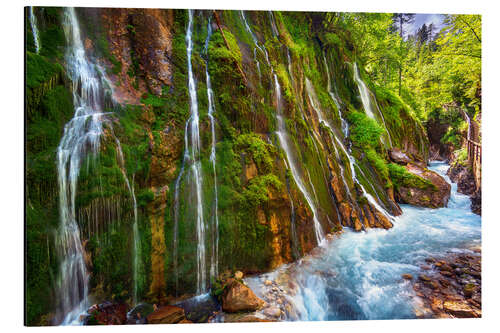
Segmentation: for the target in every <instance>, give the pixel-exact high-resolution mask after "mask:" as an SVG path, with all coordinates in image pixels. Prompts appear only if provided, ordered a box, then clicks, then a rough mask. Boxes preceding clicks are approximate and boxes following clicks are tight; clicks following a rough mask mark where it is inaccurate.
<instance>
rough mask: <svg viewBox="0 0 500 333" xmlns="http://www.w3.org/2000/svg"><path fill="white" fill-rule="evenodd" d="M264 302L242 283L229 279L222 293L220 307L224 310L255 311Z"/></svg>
mask: <svg viewBox="0 0 500 333" xmlns="http://www.w3.org/2000/svg"><path fill="white" fill-rule="evenodd" d="M264 304H265V302H264V301H263V300H261V299H260V298H258V297H257V296H256V295H255V294H254V292H253V291H252V290H251V289H250V288H248V287H247V286H245V285H244V284H243V283H241V282H239V281H237V280H235V279H229V280H228V281H227V283H226V286H225V288H224V292H223V294H222V309H223V310H224V311H226V312H240V311H247V312H249V311H255V310H258V309H260V308H262V307H263V306H264Z"/></svg>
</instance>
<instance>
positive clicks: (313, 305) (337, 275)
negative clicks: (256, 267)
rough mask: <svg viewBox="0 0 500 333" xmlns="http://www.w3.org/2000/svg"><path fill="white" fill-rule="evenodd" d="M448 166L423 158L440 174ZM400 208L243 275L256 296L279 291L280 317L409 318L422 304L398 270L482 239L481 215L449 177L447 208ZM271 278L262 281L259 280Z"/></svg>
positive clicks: (414, 269) (417, 269)
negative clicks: (388, 218) (389, 221)
mask: <svg viewBox="0 0 500 333" xmlns="http://www.w3.org/2000/svg"><path fill="white" fill-rule="evenodd" d="M448 167H449V166H448V165H446V164H444V163H436V162H431V163H430V169H431V170H433V171H436V172H438V173H439V174H440V175H441V176H443V177H444V178H445V179H446V180H447V181H449V178H448V177H447V176H446V171H447V169H448ZM401 207H402V209H403V214H402V215H401V216H398V217H397V218H396V219H397V221H398V223H396V224H395V225H394V227H393V228H391V229H390V230H382V229H370V230H367V231H366V232H363V233H357V232H354V231H352V230H349V229H345V230H344V232H343V234H342V235H341V236H340V237H339V238H338V239H336V240H335V242H331V243H328V245H327V246H325V247H324V252H323V253H321V254H319V255H309V256H307V257H306V258H305V259H304V260H299V261H297V262H295V263H292V264H289V265H283V266H281V267H280V268H278V269H276V270H275V271H273V272H269V273H265V274H263V275H260V276H251V277H247V278H245V282H246V283H247V284H248V286H249V287H250V288H251V289H252V290H254V291H255V293H256V294H257V296H259V297H265V296H266V294H268V293H270V292H272V288H278V290H283V293H282V295H283V297H284V298H285V300H286V301H283V302H282V303H283V304H287V303H288V305H289V306H288V305H287V306H286V307H284V306H283V305H282V304H278V303H276V302H275V301H274V300H272V299H271V300H270V303H271V305H272V306H277V307H280V308H281V309H282V310H283V312H284V320H287V321H295V320H301V321H303V320H359V319H362V320H366V319H403V318H415V317H416V312H415V310H417V309H421V308H422V304H421V303H420V302H419V301H418V297H417V295H416V292H415V290H413V283H409V282H408V281H404V280H403V279H402V278H401V275H402V274H405V273H406V274H408V273H409V274H412V275H413V276H419V275H420V274H428V272H429V271H426V270H425V269H424V268H423V267H422V264H424V263H425V259H427V258H429V257H432V258H441V257H443V256H449V255H450V253H464V254H470V253H471V251H470V250H469V249H468V248H469V247H472V246H477V245H480V244H481V218H480V216H478V215H475V214H474V213H472V212H471V211H470V199H469V197H468V196H466V195H463V194H460V193H458V192H457V185H456V184H451V196H450V200H449V207H444V208H440V209H437V210H436V209H432V208H422V207H414V206H410V205H402V206H401ZM266 280H272V281H273V282H275V283H276V284H277V285H276V284H273V285H272V286H269V287H266V286H265V284H264V281H266Z"/></svg>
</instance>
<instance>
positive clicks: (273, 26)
mask: <svg viewBox="0 0 500 333" xmlns="http://www.w3.org/2000/svg"><path fill="white" fill-rule="evenodd" d="M268 14H269V21H270V22H271V29H272V31H273V37H278V36H279V32H278V29H277V28H276V23H275V21H274V14H273V12H272V11H268Z"/></svg>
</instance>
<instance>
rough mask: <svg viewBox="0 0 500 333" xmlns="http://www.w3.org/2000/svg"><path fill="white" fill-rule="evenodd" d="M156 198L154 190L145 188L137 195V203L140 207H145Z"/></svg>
mask: <svg viewBox="0 0 500 333" xmlns="http://www.w3.org/2000/svg"><path fill="white" fill-rule="evenodd" d="M154 198H155V194H154V193H153V191H151V190H150V189H149V188H145V189H143V190H142V191H141V192H140V193H139V194H138V195H137V205H138V206H139V207H145V206H146V205H147V204H148V203H150V202H151V201H153V200H154Z"/></svg>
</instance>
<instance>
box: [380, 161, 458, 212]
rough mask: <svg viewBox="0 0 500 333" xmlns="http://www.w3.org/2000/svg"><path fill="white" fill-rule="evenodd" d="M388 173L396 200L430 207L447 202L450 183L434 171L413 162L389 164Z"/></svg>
mask: <svg viewBox="0 0 500 333" xmlns="http://www.w3.org/2000/svg"><path fill="white" fill-rule="evenodd" d="M389 173H390V176H391V179H392V181H393V183H394V186H395V188H396V193H395V197H396V199H397V200H398V202H401V203H407V204H411V205H415V206H422V207H430V208H438V207H446V205H447V204H448V199H449V198H450V191H451V185H450V184H449V183H448V182H446V180H445V179H444V178H443V177H441V176H440V175H439V174H437V173H436V172H434V171H431V170H429V169H425V168H422V167H420V166H417V165H415V164H408V165H407V166H406V167H403V166H399V165H397V164H390V165H389Z"/></svg>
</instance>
